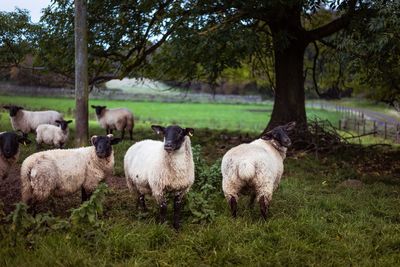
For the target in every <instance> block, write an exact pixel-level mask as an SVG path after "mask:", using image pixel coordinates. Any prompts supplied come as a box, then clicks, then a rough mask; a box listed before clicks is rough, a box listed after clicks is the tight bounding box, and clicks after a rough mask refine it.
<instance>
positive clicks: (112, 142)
mask: <svg viewBox="0 0 400 267" xmlns="http://www.w3.org/2000/svg"><path fill="white" fill-rule="evenodd" d="M121 141H122V139H121V138H113V139H111V145H116V144H118V143H119V142H121Z"/></svg>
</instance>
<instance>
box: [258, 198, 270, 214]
mask: <svg viewBox="0 0 400 267" xmlns="http://www.w3.org/2000/svg"><path fill="white" fill-rule="evenodd" d="M259 202H260V211H261V216H262V217H263V219H264V220H266V219H267V216H268V207H269V201H268V199H267V198H266V197H265V196H261V197H260V200H259Z"/></svg>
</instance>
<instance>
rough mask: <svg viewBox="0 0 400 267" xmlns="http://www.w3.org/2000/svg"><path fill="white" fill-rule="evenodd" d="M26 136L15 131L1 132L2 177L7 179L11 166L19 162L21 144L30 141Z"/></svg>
mask: <svg viewBox="0 0 400 267" xmlns="http://www.w3.org/2000/svg"><path fill="white" fill-rule="evenodd" d="M30 142H31V141H29V140H28V139H27V138H26V137H24V136H19V135H18V134H16V133H14V132H2V133H0V178H1V179H5V178H6V177H7V175H8V173H9V171H10V168H11V166H12V165H13V164H14V163H15V162H17V160H18V156H19V144H25V143H30Z"/></svg>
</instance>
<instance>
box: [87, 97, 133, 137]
mask: <svg viewBox="0 0 400 267" xmlns="http://www.w3.org/2000/svg"><path fill="white" fill-rule="evenodd" d="M92 108H94V109H95V110H96V118H97V120H98V121H99V123H100V126H101V127H102V128H104V129H106V134H109V133H110V134H112V131H113V130H117V131H121V139H124V136H125V130H128V131H129V138H130V139H131V140H133V138H132V131H133V127H134V126H135V122H134V119H133V114H132V112H131V111H130V110H129V109H127V108H113V109H108V108H107V107H106V106H94V105H92Z"/></svg>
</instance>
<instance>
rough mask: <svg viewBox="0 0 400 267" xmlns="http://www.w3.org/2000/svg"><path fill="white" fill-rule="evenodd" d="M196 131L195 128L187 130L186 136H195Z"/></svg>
mask: <svg viewBox="0 0 400 267" xmlns="http://www.w3.org/2000/svg"><path fill="white" fill-rule="evenodd" d="M193 133H194V129H193V128H185V134H186V135H189V136H193Z"/></svg>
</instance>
